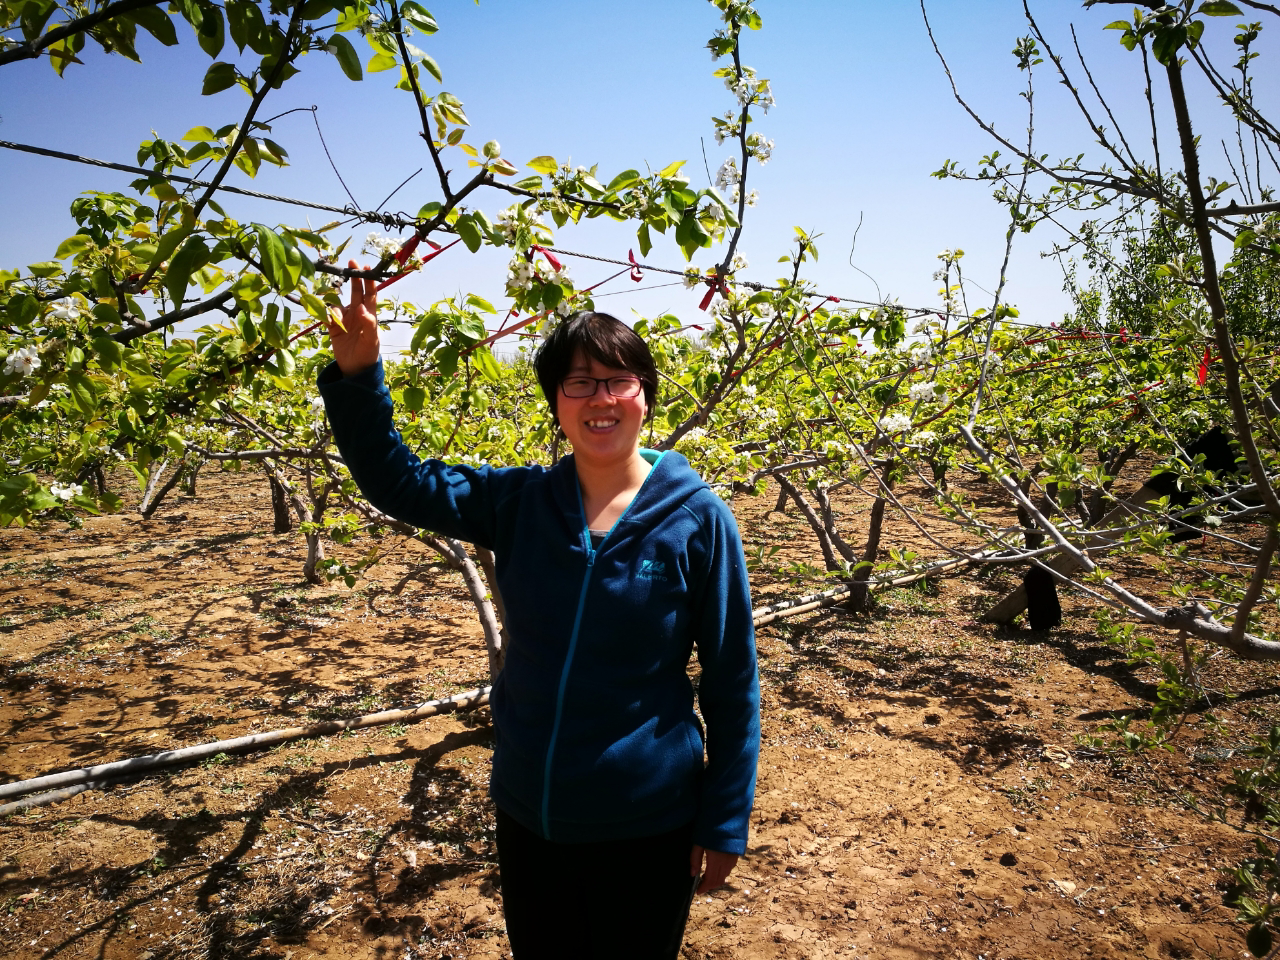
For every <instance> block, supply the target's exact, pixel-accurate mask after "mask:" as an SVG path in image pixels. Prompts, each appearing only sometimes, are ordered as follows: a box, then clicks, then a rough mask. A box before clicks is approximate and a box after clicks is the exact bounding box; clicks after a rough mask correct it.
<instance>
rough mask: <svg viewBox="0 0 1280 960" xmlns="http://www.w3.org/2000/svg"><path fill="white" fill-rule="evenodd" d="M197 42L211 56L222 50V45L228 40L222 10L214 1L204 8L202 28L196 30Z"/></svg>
mask: <svg viewBox="0 0 1280 960" xmlns="http://www.w3.org/2000/svg"><path fill="white" fill-rule="evenodd" d="M196 42H198V43H199V44H200V49H201V50H203V51H204V52H205V53H207V54H208V55H209V56H211V57H216V56H217V55H218V54H220V53H221V52H222V45H223V43H225V42H226V28H225V26H224V25H223V22H222V11H221V10H220V9H219V8H218V7H216V6H215V5H213V4H212V3H211V4H209V5H208V6H207V7H205V8H204V19H202V20H201V21H200V29H199V30H197V31H196Z"/></svg>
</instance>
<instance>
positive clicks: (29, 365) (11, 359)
mask: <svg viewBox="0 0 1280 960" xmlns="http://www.w3.org/2000/svg"><path fill="white" fill-rule="evenodd" d="M39 369H40V355H39V353H37V352H36V348H35V347H20V348H18V349H17V350H15V351H13V353H11V354H9V355H8V356H7V357H5V358H4V375H5V376H6V377H8V376H12V375H13V374H15V373H16V374H17V375H18V376H20V377H27V376H30V375H31V374H32V373H34V372H35V371H36V370H39Z"/></svg>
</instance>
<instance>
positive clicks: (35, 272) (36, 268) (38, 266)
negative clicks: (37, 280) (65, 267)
mask: <svg viewBox="0 0 1280 960" xmlns="http://www.w3.org/2000/svg"><path fill="white" fill-rule="evenodd" d="M27 269H28V270H30V271H31V275H32V276H35V277H43V278H45V279H48V278H49V277H56V276H57V275H58V274H60V273H62V264H60V263H58V262H57V261H54V260H42V261H41V262H40V263H29V264H27Z"/></svg>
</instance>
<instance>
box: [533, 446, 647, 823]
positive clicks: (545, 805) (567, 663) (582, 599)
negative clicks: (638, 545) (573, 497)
mask: <svg viewBox="0 0 1280 960" xmlns="http://www.w3.org/2000/svg"><path fill="white" fill-rule="evenodd" d="M661 459H662V454H659V455H658V457H657V458H656V459H655V460H653V461H652V462H651V464H650V471H649V474H650V476H651V475H652V474H653V470H654V469H656V468H657V466H658V461H659V460H661ZM648 480H649V478H648V476H646V477H645V483H647V482H648ZM643 485H644V484H641V486H642V487H643ZM575 486H576V484H575ZM639 495H640V494H639V492H638V491H637V493H636V496H639ZM631 502H632V503H635V500H634V498H633V499H632V501H631ZM578 512H579V514H580V515H581V517H582V542H583V543H584V544H585V545H586V548H587V570H586V572H585V573H584V574H583V575H582V590H581V592H580V593H579V594H578V610H577V612H576V613H575V614H574V615H573V631H572V632H571V633H570V634H569V649H568V651H567V652H566V653H565V655H564V667H563V668H562V669H561V670H560V686H559V687H558V688H557V690H556V716H555V720H554V721H552V724H551V739H550V740H549V741H548V742H547V762H546V764H545V766H544V767H543V770H542V837H543V839H544V840H550V839H551V760H552V758H553V757H554V756H555V752H556V740H557V739H558V738H559V735H560V719H561V717H562V716H563V715H564V693H565V690H566V689H567V688H568V686H569V670H570V668H572V666H573V654H574V652H575V651H576V650H577V649H578V631H579V629H580V628H581V627H582V611H583V610H584V609H585V608H586V606H587V588H588V587H589V586H590V585H591V569H592V568H593V567H594V566H595V565H596V553H597V550H596V548H595V547H593V546H592V545H591V529H590V527H588V526H587V508H586V505H585V504H584V503H583V502H582V488H581V487H578ZM630 512H631V504H627V509H626V510H623V511H622V516H620V517H618V519H617V520H615V521H614V522H613V526H612V527H610V528H609V533H606V534H605V535H604V540H601V541H600V546H601V548H603V547H604V544H605V541H606V540H608V539H609V534H611V533H613V531H614V530H615V529H617V527H618V524H619V523H621V522H622V517H625V516H626V515H627V514H628V513H630Z"/></svg>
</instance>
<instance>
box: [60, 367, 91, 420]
mask: <svg viewBox="0 0 1280 960" xmlns="http://www.w3.org/2000/svg"><path fill="white" fill-rule="evenodd" d="M67 386H68V387H69V388H70V390H71V400H72V402H74V403H75V405H76V408H77V409H78V410H79V411H80V412H81V413H83V414H84V415H85V416H86V417H88V416H92V415H93V413H94V412H95V411H96V410H97V409H98V398H97V397H96V396H94V393H93V381H92V380H90V379H89V378H88V377H86V376H85V375H84V374H83V373H68V374H67Z"/></svg>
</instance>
